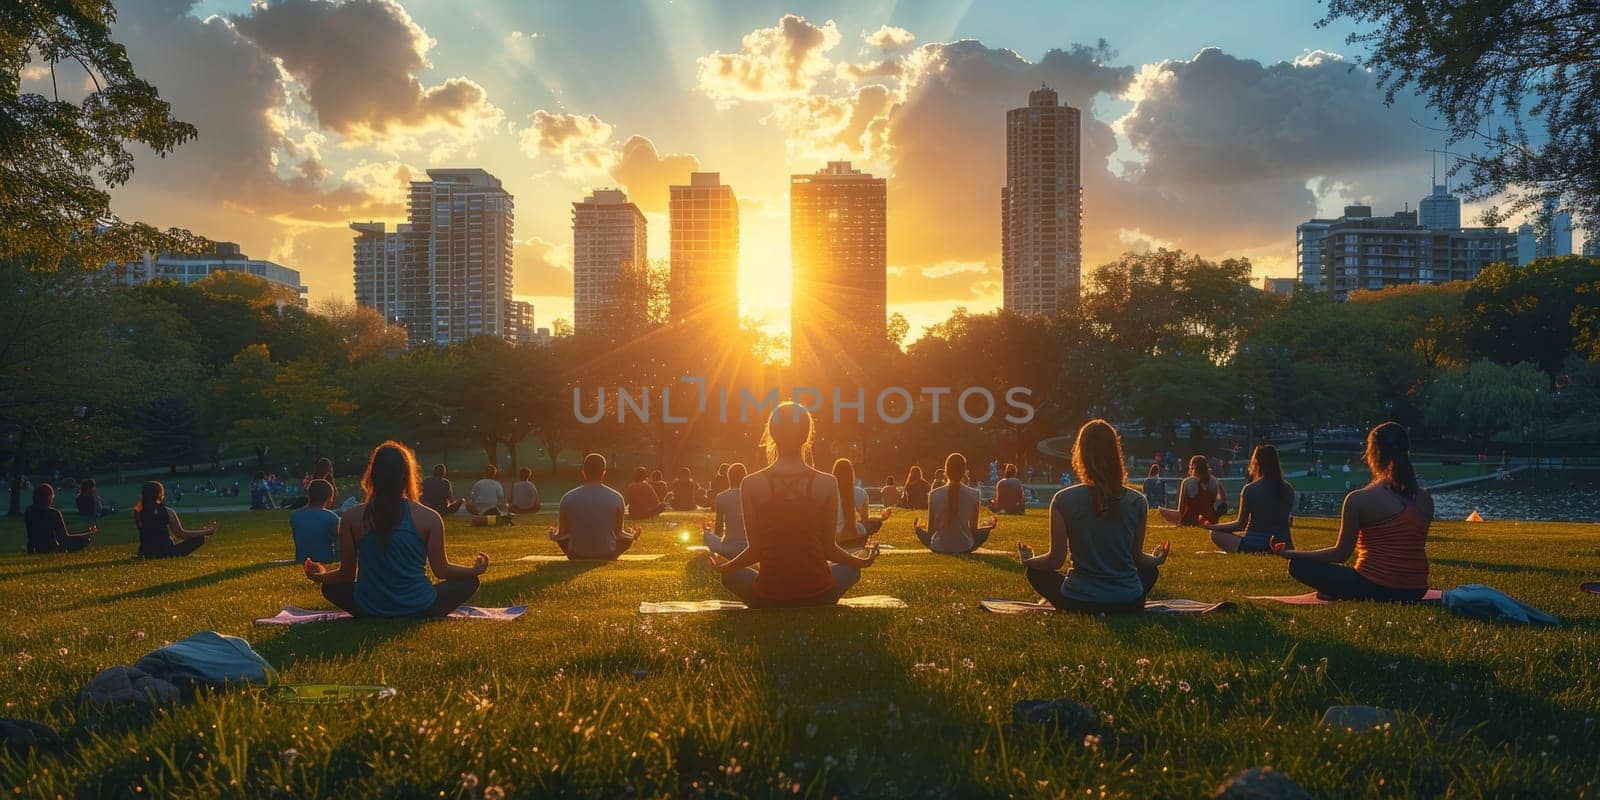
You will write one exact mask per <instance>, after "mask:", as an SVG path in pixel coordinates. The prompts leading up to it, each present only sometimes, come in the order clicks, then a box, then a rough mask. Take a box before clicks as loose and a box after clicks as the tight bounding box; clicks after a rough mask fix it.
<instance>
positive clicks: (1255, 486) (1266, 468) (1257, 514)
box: [1203, 444, 1294, 553]
mask: <svg viewBox="0 0 1600 800" xmlns="http://www.w3.org/2000/svg"><path fill="white" fill-rule="evenodd" d="M1293 521H1294V487H1293V486H1292V485H1290V484H1289V482H1288V481H1286V480H1284V479H1283V463H1282V462H1281V461H1279V460H1278V448H1277V447H1275V446H1273V445H1270V444H1263V445H1258V446H1257V447H1256V449H1255V452H1253V453H1251V454H1250V483H1249V484H1248V485H1247V486H1245V487H1244V489H1243V490H1242V491H1240V492H1239V517H1238V518H1237V519H1235V520H1234V521H1232V522H1219V523H1213V524H1210V525H1205V526H1203V527H1205V528H1206V529H1207V530H1209V531H1211V541H1212V542H1213V543H1215V544H1216V546H1217V547H1219V548H1221V549H1222V550H1224V551H1226V552H1229V553H1269V552H1271V551H1272V546H1273V545H1274V544H1277V543H1280V542H1281V543H1283V545H1284V546H1285V547H1291V548H1292V547H1294V539H1293V538H1292V537H1291V536H1290V533H1289V527H1290V525H1291V524H1293ZM1241 531H1243V532H1242V533H1241Z"/></svg>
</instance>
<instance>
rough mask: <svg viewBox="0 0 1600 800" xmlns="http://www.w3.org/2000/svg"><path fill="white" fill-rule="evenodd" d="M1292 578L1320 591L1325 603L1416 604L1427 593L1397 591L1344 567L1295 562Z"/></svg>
mask: <svg viewBox="0 0 1600 800" xmlns="http://www.w3.org/2000/svg"><path fill="white" fill-rule="evenodd" d="M1289 577H1291V578H1294V579H1295V580H1297V581H1299V582H1301V583H1303V584H1305V585H1307V586H1310V587H1311V588H1313V589H1316V590H1317V596H1318V597H1320V598H1322V599H1324V600H1378V601H1385V602H1416V601H1417V600H1421V599H1422V596H1423V595H1424V594H1426V593H1427V591H1428V590H1427V589H1393V588H1390V587H1388V586H1381V585H1379V584H1376V583H1373V582H1372V581H1369V580H1367V579H1366V578H1364V577H1362V576H1361V573H1359V572H1356V571H1355V570H1353V569H1351V568H1350V567H1347V566H1345V565H1343V564H1329V563H1328V562H1326V561H1308V560H1305V559H1299V558H1297V559H1294V560H1292V561H1290V562H1289Z"/></svg>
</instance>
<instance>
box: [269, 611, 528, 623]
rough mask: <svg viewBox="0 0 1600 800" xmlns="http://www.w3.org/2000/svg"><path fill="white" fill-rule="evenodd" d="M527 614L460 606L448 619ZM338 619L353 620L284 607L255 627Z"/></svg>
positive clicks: (505, 617) (495, 618)
mask: <svg viewBox="0 0 1600 800" xmlns="http://www.w3.org/2000/svg"><path fill="white" fill-rule="evenodd" d="M526 613H528V607H527V606H511V607H509V608H480V607H478V606H462V607H460V608H458V609H456V610H454V611H452V612H450V614H449V617H448V618H449V619H486V620H493V621H495V622H510V621H511V620H514V619H516V618H517V617H520V616H522V615H523V614H526ZM339 619H354V617H351V616H350V612H348V611H333V610H314V609H309V608H300V607H299V606H284V607H283V610H282V611H279V612H278V613H277V614H275V615H273V616H270V617H264V618H262V619H258V620H256V624H257V625H301V624H304V623H307V622H331V621H333V620H339Z"/></svg>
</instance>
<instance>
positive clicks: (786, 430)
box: [761, 401, 815, 466]
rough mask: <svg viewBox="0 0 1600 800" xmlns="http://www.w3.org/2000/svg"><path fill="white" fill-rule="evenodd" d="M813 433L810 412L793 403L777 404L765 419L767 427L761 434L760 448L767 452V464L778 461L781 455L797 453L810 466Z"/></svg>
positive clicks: (813, 428)
mask: <svg viewBox="0 0 1600 800" xmlns="http://www.w3.org/2000/svg"><path fill="white" fill-rule="evenodd" d="M814 433H815V426H814V425H813V424H812V420H811V412H810V411H808V410H807V409H806V407H805V406H803V405H800V404H799V403H795V402H793V401H789V402H784V403H779V404H778V407H777V408H774V409H773V410H772V414H771V415H770V416H768V417H767V427H766V429H765V430H763V431H762V432H761V447H762V449H764V450H766V451H767V464H768V465H769V466H770V465H771V464H772V462H774V461H777V460H778V456H779V455H780V454H782V453H788V452H797V453H798V454H799V456H800V460H801V461H804V462H805V463H806V465H807V466H810V465H811V442H812V435H813V434H814Z"/></svg>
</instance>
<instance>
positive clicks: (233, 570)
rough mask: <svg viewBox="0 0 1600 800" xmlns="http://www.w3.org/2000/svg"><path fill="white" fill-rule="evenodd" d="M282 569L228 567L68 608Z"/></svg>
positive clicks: (139, 597) (258, 565)
mask: <svg viewBox="0 0 1600 800" xmlns="http://www.w3.org/2000/svg"><path fill="white" fill-rule="evenodd" d="M283 567H284V565H282V564H273V563H270V562H259V563H255V564H241V565H239V566H237V567H229V568H227V569H222V570H217V571H216V572H207V573H205V574H202V575H195V576H192V577H188V578H182V579H180V580H175V581H168V582H167V583H158V584H156V585H154V586H146V587H144V588H142V589H134V590H132V591H127V592H122V593H121V594H114V595H110V596H107V597H97V598H93V599H90V600H85V601H83V602H81V603H78V604H76V605H73V606H70V607H69V610H72V609H79V608H86V607H89V606H101V605H104V604H106V603H115V602H118V601H121V600H142V599H148V598H151V597H159V596H161V595H164V594H167V593H169V592H177V591H183V590H188V589H197V588H199V587H201V586H210V585H211V584H214V583H222V582H223V581H229V580H233V579H234V578H240V577H243V576H245V575H249V574H251V573H255V572H261V571H263V570H272V569H283ZM129 568H130V569H137V568H138V567H137V566H135V565H133V564H129Z"/></svg>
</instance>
